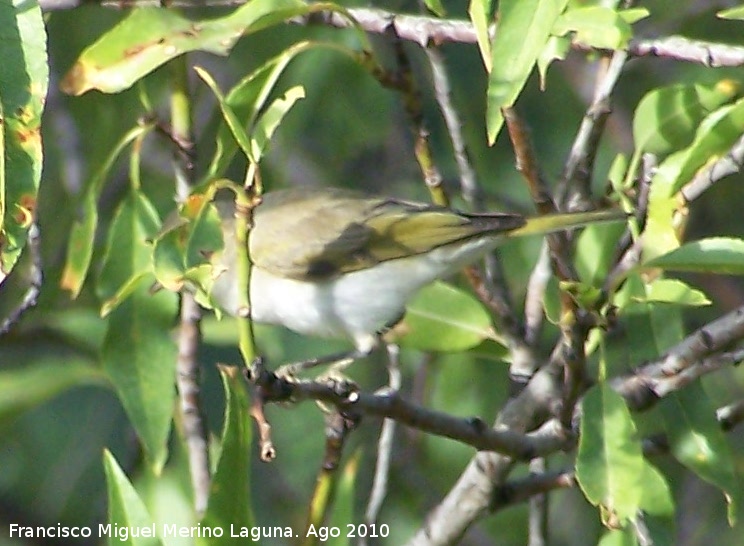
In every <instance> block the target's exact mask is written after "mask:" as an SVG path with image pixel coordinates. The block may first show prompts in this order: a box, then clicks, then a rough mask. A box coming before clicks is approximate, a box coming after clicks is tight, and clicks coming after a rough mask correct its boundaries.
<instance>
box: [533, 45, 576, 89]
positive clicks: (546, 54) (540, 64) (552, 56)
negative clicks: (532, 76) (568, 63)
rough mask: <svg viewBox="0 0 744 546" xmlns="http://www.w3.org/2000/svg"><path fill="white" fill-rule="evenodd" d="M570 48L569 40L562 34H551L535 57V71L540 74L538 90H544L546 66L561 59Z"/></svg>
mask: <svg viewBox="0 0 744 546" xmlns="http://www.w3.org/2000/svg"><path fill="white" fill-rule="evenodd" d="M570 50H571V40H570V39H568V38H565V37H563V36H551V37H550V38H548V41H547V42H546V43H545V47H544V48H543V49H542V51H541V52H540V56H539V57H538V58H537V71H538V73H539V74H540V90H541V91H544V90H545V87H546V80H547V77H548V68H549V67H550V65H551V64H553V61H556V60H559V61H562V60H564V59H565V58H566V56H567V55H568V52H569V51H570Z"/></svg>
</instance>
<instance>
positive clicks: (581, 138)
mask: <svg viewBox="0 0 744 546" xmlns="http://www.w3.org/2000/svg"><path fill="white" fill-rule="evenodd" d="M627 57H628V55H627V53H626V52H625V51H615V52H614V53H613V54H612V58H611V60H610V62H609V64H608V65H607V70H606V71H605V72H604V77H603V78H602V79H601V81H600V82H599V85H597V88H596V90H595V92H594V98H593V100H592V104H591V105H590V106H589V108H588V110H587V111H586V114H584V119H583V120H582V122H581V126H580V127H579V131H578V133H577V134H576V138H575V139H574V142H573V145H572V146H571V151H570V152H569V154H568V159H567V161H566V165H565V167H564V169H563V174H562V175H561V179H560V182H559V184H558V202H559V203H560V204H561V205H562V206H561V208H563V209H565V210H576V209H582V210H584V209H586V208H587V205H588V204H589V203H590V202H591V181H592V171H593V167H594V160H595V158H596V156H597V150H598V149H599V140H600V138H601V136H602V133H603V132H604V127H605V123H606V121H607V118H608V117H609V115H610V112H611V111H612V110H611V105H610V97H611V95H612V92H613V90H614V89H615V85H616V84H617V81H618V78H619V77H620V73H621V72H622V69H623V66H625V61H626V59H627Z"/></svg>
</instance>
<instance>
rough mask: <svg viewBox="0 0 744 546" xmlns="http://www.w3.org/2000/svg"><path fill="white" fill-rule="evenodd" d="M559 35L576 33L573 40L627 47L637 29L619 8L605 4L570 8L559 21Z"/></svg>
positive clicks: (555, 30)
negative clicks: (616, 9)
mask: <svg viewBox="0 0 744 546" xmlns="http://www.w3.org/2000/svg"><path fill="white" fill-rule="evenodd" d="M552 33H553V34H555V35H556V36H565V35H566V34H568V33H572V34H573V41H574V42H577V43H580V44H583V45H585V46H588V47H595V48H598V49H624V48H625V47H626V46H627V45H628V40H630V39H631V38H632V37H633V29H632V28H631V27H630V23H628V22H627V21H626V20H625V19H624V18H623V17H622V16H621V15H620V14H619V13H618V12H617V11H615V10H614V9H612V8H607V7H603V6H589V7H581V8H577V9H569V10H567V11H566V12H565V13H563V14H562V15H561V16H560V17H558V19H557V20H556V22H555V25H554V26H553V29H552Z"/></svg>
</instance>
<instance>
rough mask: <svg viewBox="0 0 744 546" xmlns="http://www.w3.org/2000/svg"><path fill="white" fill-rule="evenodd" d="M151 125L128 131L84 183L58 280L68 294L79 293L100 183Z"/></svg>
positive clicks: (95, 220) (95, 223)
mask: <svg viewBox="0 0 744 546" xmlns="http://www.w3.org/2000/svg"><path fill="white" fill-rule="evenodd" d="M151 128H152V127H151V126H149V125H141V126H137V127H135V128H133V129H131V130H130V131H128V132H127V133H126V134H125V135H124V136H123V137H122V138H121V139H120V140H119V142H117V143H116V146H114V148H113V149H112V150H111V152H110V153H109V154H108V155H107V156H106V159H105V161H104V162H103V164H102V165H101V167H100V168H99V169H98V171H96V173H95V174H94V175H93V176H92V177H91V178H90V180H88V181H87V182H86V184H85V188H86V189H85V193H84V195H83V199H82V201H83V202H82V205H81V207H80V211H79V212H78V218H77V219H76V220H75V222H74V223H73V224H72V230H71V233H70V239H69V241H68V244H67V259H66V261H65V267H64V270H63V271H62V279H61V281H60V285H61V286H62V288H64V289H65V290H69V291H70V296H71V297H72V298H76V297H77V296H78V295H80V291H81V290H82V288H83V283H84V282H85V279H86V277H87V276H88V270H89V268H90V262H91V259H92V257H93V242H94V240H95V234H96V228H97V227H98V209H97V202H98V198H99V196H100V194H101V191H102V189H103V184H104V182H105V181H106V179H107V178H108V174H109V172H110V171H111V168H112V167H113V166H114V163H115V162H116V160H117V158H118V157H119V155H120V154H121V153H122V151H124V148H126V147H127V146H128V145H129V144H130V143H131V142H132V141H133V140H135V139H136V138H138V137H141V136H142V135H143V134H144V132H146V131H149V130H151Z"/></svg>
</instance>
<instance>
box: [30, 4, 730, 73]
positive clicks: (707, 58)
mask: <svg viewBox="0 0 744 546" xmlns="http://www.w3.org/2000/svg"><path fill="white" fill-rule="evenodd" d="M245 2H246V0H206V1H204V2H196V1H194V0H170V1H169V2H168V6H169V7H174V8H199V9H203V8H205V7H210V6H211V7H224V6H240V5H243V4H245ZM90 3H91V2H89V0H40V1H39V5H40V6H41V9H42V10H44V11H55V10H64V9H73V8H77V7H80V6H82V5H90ZM98 4H99V5H100V6H101V7H104V8H110V9H127V8H131V7H134V6H135V5H136V6H138V7H162V6H163V2H162V1H161V0H101V1H100V2H99V3H98ZM349 13H350V14H351V16H352V17H353V18H354V19H356V21H358V22H359V24H360V25H361V27H362V28H364V29H365V30H366V31H367V32H372V33H376V34H384V33H385V32H387V29H388V27H390V26H392V27H393V28H394V29H395V32H396V34H397V35H398V36H399V37H400V38H401V39H403V40H406V41H412V42H416V43H417V44H419V45H421V46H422V47H424V46H426V45H427V44H429V43H435V44H443V43H467V44H474V43H476V33H475V29H474V28H473V25H472V24H471V23H470V21H465V20H459V19H441V18H436V17H428V16H424V15H404V14H399V13H395V12H391V11H386V10H382V9H373V8H351V9H349ZM292 22H294V23H297V24H302V25H307V24H310V23H313V24H317V23H320V24H325V25H328V26H333V27H337V28H349V27H350V26H351V22H350V21H349V20H348V19H347V18H346V17H344V16H343V15H341V14H339V13H336V12H332V13H323V14H314V15H313V16H304V17H295V18H293V19H292ZM573 47H574V48H576V49H586V48H585V47H583V46H581V44H578V43H574V44H573ZM628 53H630V54H631V55H633V56H635V57H647V56H652V57H667V58H671V59H676V60H678V61H686V62H692V63H697V64H702V65H704V66H709V67H724V66H741V65H742V64H744V47H741V46H732V45H727V44H719V43H714V42H705V41H701V40H691V39H688V38H684V37H682V36H669V37H664V38H657V39H650V40H639V39H635V40H631V41H630V43H629V44H628Z"/></svg>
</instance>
